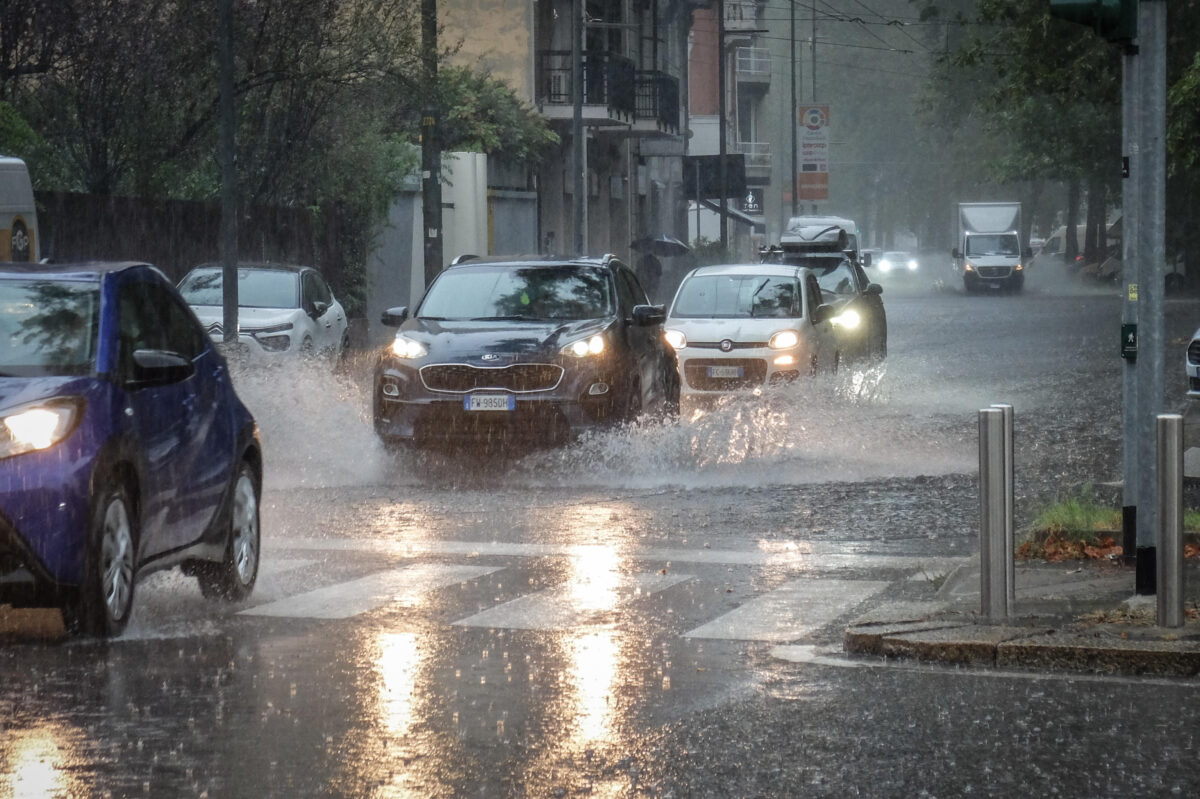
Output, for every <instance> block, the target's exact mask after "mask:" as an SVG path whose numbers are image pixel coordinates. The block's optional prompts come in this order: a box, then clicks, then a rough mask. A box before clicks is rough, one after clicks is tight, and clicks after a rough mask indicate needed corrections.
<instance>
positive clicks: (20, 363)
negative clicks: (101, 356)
mask: <svg viewBox="0 0 1200 799" xmlns="http://www.w3.org/2000/svg"><path fill="white" fill-rule="evenodd" d="M99 308H100V286H99V284H98V283H92V282H85V281H68V280H44V279H37V278H34V279H28V280H25V279H22V280H0V375H12V376H22V377H26V376H28V377H36V376H42V375H78V374H88V373H90V372H91V371H92V369H93V365H94V363H95V359H96V338H97V327H98V325H99Z"/></svg>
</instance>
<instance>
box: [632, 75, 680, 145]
mask: <svg viewBox="0 0 1200 799" xmlns="http://www.w3.org/2000/svg"><path fill="white" fill-rule="evenodd" d="M636 118H637V120H638V121H639V122H640V121H643V120H647V121H651V122H655V123H657V127H658V130H660V131H661V132H663V133H678V132H679V79H678V78H674V77H671V76H670V75H667V74H666V73H664V72H649V71H640V72H638V73H637V114H636Z"/></svg>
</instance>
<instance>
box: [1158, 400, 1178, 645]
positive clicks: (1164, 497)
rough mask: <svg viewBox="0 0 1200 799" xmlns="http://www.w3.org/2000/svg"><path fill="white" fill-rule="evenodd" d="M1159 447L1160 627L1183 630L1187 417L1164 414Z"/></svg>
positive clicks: (1161, 415) (1159, 420) (1159, 418)
mask: <svg viewBox="0 0 1200 799" xmlns="http://www.w3.org/2000/svg"><path fill="white" fill-rule="evenodd" d="M1156 432H1157V439H1158V441H1157V445H1158V450H1157V451H1158V531H1157V535H1158V540H1157V541H1156V546H1157V552H1156V553H1155V562H1156V564H1157V569H1158V573H1157V575H1156V577H1157V579H1158V624H1159V626H1160V627H1182V626H1183V417H1182V416H1180V415H1179V414H1177V413H1160V414H1159V415H1158V425H1157V429H1156Z"/></svg>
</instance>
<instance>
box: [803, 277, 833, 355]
mask: <svg viewBox="0 0 1200 799" xmlns="http://www.w3.org/2000/svg"><path fill="white" fill-rule="evenodd" d="M804 297H805V306H804V315H805V317H807V320H808V323H809V324H810V325H811V326H812V333H813V338H814V339H815V340H816V342H817V360H818V363H819V364H820V365H821V368H830V367H831V365H832V364H833V362H834V359H835V358H836V357H837V340H836V338H835V337H834V333H833V322H831V321H829V320H828V319H826V320H824V321H822V322H818V321H817V308H819V307H820V306H821V305H822V304H823V303H824V301H825V298H824V295H823V294H822V292H821V284H820V283H818V282H817V278H816V275H814V274H812V273H811V272H809V273H808V274H807V275H805V277H804Z"/></svg>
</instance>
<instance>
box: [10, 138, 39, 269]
mask: <svg viewBox="0 0 1200 799" xmlns="http://www.w3.org/2000/svg"><path fill="white" fill-rule="evenodd" d="M40 244H41V242H40V241H39V240H38V222H37V206H36V205H34V202H33V185H32V184H31V183H30V182H29V170H28V169H26V167H25V162H24V161H22V160H21V159H20V158H10V157H8V156H3V155H0V261H37V260H38V259H39V255H38V249H39V247H40Z"/></svg>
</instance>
